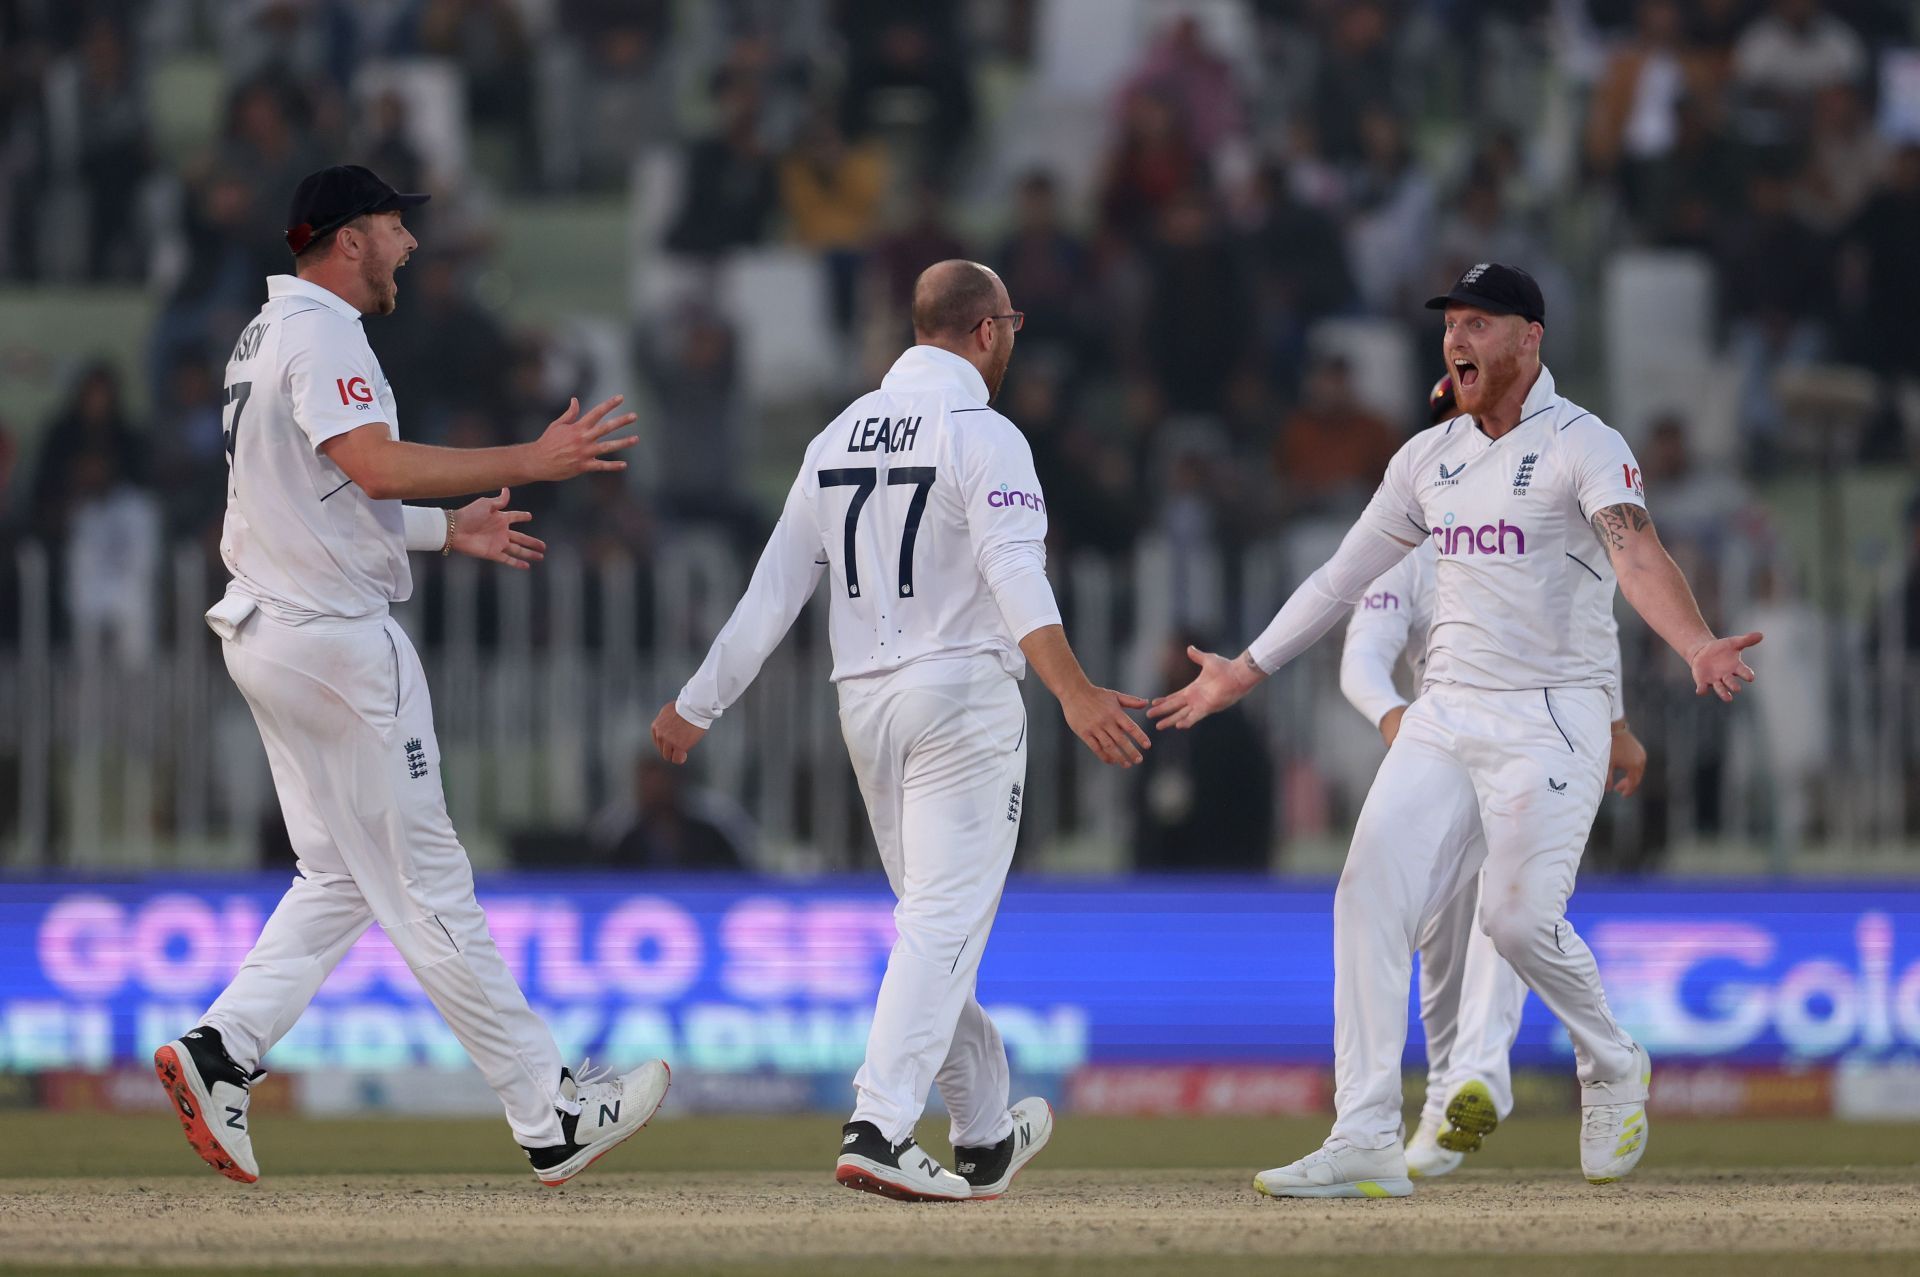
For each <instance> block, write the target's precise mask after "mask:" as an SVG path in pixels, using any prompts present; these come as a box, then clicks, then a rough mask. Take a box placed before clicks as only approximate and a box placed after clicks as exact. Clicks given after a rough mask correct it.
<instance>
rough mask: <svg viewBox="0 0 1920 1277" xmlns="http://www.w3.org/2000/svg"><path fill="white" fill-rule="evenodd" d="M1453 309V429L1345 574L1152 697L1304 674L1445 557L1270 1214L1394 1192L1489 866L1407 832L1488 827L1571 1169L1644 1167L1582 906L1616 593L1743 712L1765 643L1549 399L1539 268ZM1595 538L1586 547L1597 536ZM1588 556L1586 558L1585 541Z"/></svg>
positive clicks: (1461, 290)
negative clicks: (1701, 586) (1410, 1052)
mask: <svg viewBox="0 0 1920 1277" xmlns="http://www.w3.org/2000/svg"><path fill="white" fill-rule="evenodd" d="M1427 305H1428V306H1429V308H1432V309H1436V310H1443V311H1444V312H1445V323H1444V326H1443V329H1442V333H1443V335H1442V353H1443V355H1444V356H1445V359H1446V362H1447V365H1448V367H1449V369H1450V370H1451V372H1452V375H1453V379H1454V387H1455V393H1456V394H1457V395H1458V397H1459V402H1460V408H1461V411H1462V413H1463V415H1462V416H1460V417H1456V418H1455V419H1454V420H1452V421H1450V422H1447V423H1446V424H1444V425H1439V426H1434V427H1431V428H1430V429H1427V430H1425V431H1422V432H1421V433H1420V434H1417V435H1415V436H1414V437H1413V438H1412V439H1411V440H1409V441H1408V442H1407V443H1406V445H1405V446H1403V447H1402V448H1401V449H1400V451H1399V452H1398V453H1396V454H1395V455H1394V458H1393V460H1392V462H1390V463H1389V464H1388V466H1387V472H1386V476H1385V478H1384V479H1383V481H1382V482H1381V484H1380V487H1379V490H1378V491H1377V492H1375V494H1374V496H1373V500H1372V501H1371V502H1370V503H1369V505H1368V507H1367V509H1366V511H1365V512H1364V513H1363V514H1362V515H1361V517H1360V519H1359V521H1358V522H1357V523H1356V524H1355V525H1354V527H1353V528H1352V530H1350V531H1349V532H1348V534H1347V536H1346V539H1345V540H1344V541H1342V542H1341V545H1340V548H1339V549H1338V550H1337V551H1336V552H1335V553H1334V555H1333V557H1332V558H1331V559H1329V560H1328V561H1327V562H1326V563H1325V564H1324V565H1322V566H1321V567H1320V568H1319V569H1318V570H1317V571H1316V572H1315V573H1314V574H1313V575H1312V576H1311V577H1309V578H1308V579H1307V581H1306V582H1305V583H1304V584H1303V585H1301V587H1300V588H1299V589H1297V590H1295V591H1294V593H1293V596H1292V597H1291V598H1289V599H1288V600H1287V602H1286V604H1285V605H1284V606H1283V607H1282V608H1281V609H1280V612H1279V614H1278V615H1277V616H1275V617H1274V619H1273V622H1272V623H1271V624H1270V625H1269V626H1268V627H1267V629H1266V630H1265V631H1264V632H1263V633H1262V634H1261V635H1260V637H1259V638H1257V639H1255V640H1254V642H1253V644H1252V645H1251V646H1250V647H1249V648H1248V649H1247V651H1246V652H1244V653H1242V654H1241V655H1240V656H1239V657H1238V658H1237V659H1233V660H1228V659H1226V658H1224V657H1221V656H1218V655H1215V654H1213V653H1210V652H1200V651H1195V652H1193V653H1192V656H1193V659H1194V661H1195V662H1196V663H1197V664H1199V665H1200V667H1201V668H1200V674H1199V676H1198V677H1197V678H1195V679H1194V681H1193V682H1192V683H1189V684H1188V685H1187V686H1186V687H1184V688H1182V689H1181V690H1180V691H1178V692H1175V693H1173V694H1172V695H1170V696H1166V697H1163V698H1161V699H1160V700H1158V701H1157V702H1156V703H1155V704H1154V706H1153V708H1152V709H1151V710H1150V711H1148V712H1149V715H1150V716H1151V717H1153V718H1154V719H1155V720H1157V722H1158V725H1159V727H1161V728H1163V729H1164V728H1167V727H1190V726H1192V725H1193V724H1194V723H1197V722H1199V721H1200V720H1201V719H1203V718H1205V717H1206V716H1207V715H1208V714H1211V713H1213V712H1214V711H1216V710H1218V709H1220V708H1222V707H1224V706H1227V705H1231V704H1233V703H1234V702H1235V701H1238V700H1239V699H1240V698H1241V697H1243V696H1245V695H1246V694H1247V693H1248V692H1250V691H1252V690H1253V689H1254V688H1255V687H1257V686H1258V685H1259V684H1260V683H1261V682H1262V681H1263V680H1264V679H1266V678H1267V676H1268V675H1270V674H1272V673H1273V672H1274V671H1275V670H1277V669H1279V668H1280V667H1281V666H1282V665H1284V664H1286V663H1287V662H1288V661H1289V660H1291V659H1293V658H1294V657H1295V656H1298V655H1299V654H1300V653H1301V652H1302V651H1304V650H1305V649H1306V648H1307V647H1308V646H1309V645H1310V644H1312V643H1313V641H1314V640H1315V639H1317V638H1319V637H1320V636H1321V635H1322V634H1324V633H1326V631H1327V629H1328V628H1329V627H1331V626H1332V624H1333V623H1334V622H1335V621H1336V620H1338V619H1339V618H1340V617H1341V616H1343V615H1344V614H1345V613H1346V612H1347V610H1348V609H1349V608H1351V607H1352V606H1353V604H1354V603H1355V602H1356V601H1357V600H1358V599H1359V598H1360V596H1361V595H1362V594H1363V593H1364V592H1365V591H1366V588H1367V586H1368V585H1369V584H1371V583H1372V582H1373V581H1374V580H1375V579H1376V578H1378V577H1379V576H1380V574H1381V573H1382V572H1384V571H1386V570H1387V569H1388V568H1390V567H1392V566H1394V565H1395V564H1396V563H1398V562H1399V561H1400V560H1401V559H1402V558H1403V557H1404V556H1405V555H1406V554H1407V552H1408V551H1409V550H1411V549H1413V548H1414V547H1415V546H1416V545H1417V544H1419V543H1420V542H1421V541H1424V540H1427V539H1429V538H1431V541H1432V544H1433V552H1434V554H1435V555H1436V556H1437V558H1438V561H1439V562H1438V567H1437V569H1436V573H1435V584H1434V604H1433V622H1432V627H1431V629H1430V631H1429V635H1428V640H1427V668H1426V678H1425V686H1426V690H1425V692H1424V694H1423V695H1421V697H1420V698H1419V699H1418V700H1416V701H1415V702H1414V703H1413V704H1412V705H1411V706H1409V707H1408V709H1407V711H1406V714H1405V716H1404V717H1402V719H1401V720H1400V729H1399V732H1398V734H1397V735H1396V736H1395V737H1394V741H1393V747H1392V748H1391V749H1389V750H1388V751H1387V757H1386V761H1385V762H1383V763H1382V764H1381V765H1380V771H1379V773H1378V774H1377V775H1376V776H1375V777H1374V783H1373V787H1372V789H1371V790H1370V791H1369V793H1368V795H1367V801H1366V803H1365V805H1364V807H1363V808H1362V810H1361V813H1360V820H1359V823H1358V825H1357V826H1356V828H1355V829H1354V835H1353V846H1352V849H1351V850H1350V851H1349V853H1348V856H1347V866H1346V871H1345V872H1344V873H1343V874H1342V875H1341V878H1340V886H1339V888H1338V890H1337V891H1336V893H1335V896H1334V1051H1335V1093H1334V1104H1335V1108H1336V1110H1337V1112H1336V1117H1335V1120H1334V1126H1333V1133H1332V1135H1331V1137H1330V1138H1329V1139H1328V1140H1327V1141H1326V1143H1325V1144H1324V1145H1323V1146H1322V1147H1321V1148H1319V1149H1318V1150H1316V1151H1314V1152H1313V1153H1310V1154H1308V1155H1307V1156H1306V1157H1304V1158H1302V1159H1300V1160H1299V1161H1297V1162H1294V1163H1292V1164H1291V1165H1287V1166H1281V1167H1275V1168H1274V1169H1272V1170H1268V1171H1263V1172H1261V1173H1260V1174H1259V1175H1257V1176H1256V1177H1255V1178H1254V1185H1255V1187H1256V1188H1257V1189H1259V1191H1261V1192H1263V1193H1266V1194H1268V1195H1269V1196H1279V1197H1404V1196H1406V1195H1407V1194H1409V1193H1411V1192H1412V1191H1413V1183H1412V1181H1411V1179H1409V1178H1408V1175H1407V1160H1406V1153H1405V1150H1404V1148H1403V1146H1402V1144H1401V1139H1400V1104H1401V1096H1400V1058H1401V1053H1402V1051H1403V1050H1404V1049H1405V1046H1406V1033H1407V1017H1406V1005H1407V994H1408V989H1409V985H1410V982H1411V979H1412V954H1413V950H1414V949H1415V948H1416V947H1417V946H1418V944H1419V940H1420V937H1421V935H1422V934H1423V933H1424V932H1425V931H1426V929H1427V928H1428V927H1429V926H1430V925H1431V924H1432V922H1433V919H1434V916H1435V915H1436V914H1437V913H1438V912H1439V910H1440V909H1441V908H1442V907H1443V906H1444V905H1445V904H1446V903H1447V902H1448V901H1449V900H1451V899H1452V898H1453V896H1454V895H1455V893H1457V892H1459V891H1461V890H1463V889H1464V888H1465V886H1466V885H1467V884H1468V883H1469V882H1470V881H1472V879H1473V877H1474V875H1475V874H1476V873H1479V872H1481V869H1482V852H1481V849H1480V844H1478V843H1475V842H1474V841H1473V840H1471V839H1469V838H1465V837H1447V838H1441V839H1419V840H1410V839H1409V838H1408V836H1407V831H1409V830H1413V829H1418V828H1421V827H1423V826H1429V825H1436V824H1451V825H1454V826H1456V827H1458V828H1460V829H1462V830H1464V829H1465V828H1466V827H1467V825H1468V823H1469V822H1470V821H1471V819H1472V817H1473V815H1474V814H1475V813H1476V812H1477V813H1478V816H1479V821H1480V830H1481V835H1482V838H1483V839H1484V844H1485V849H1484V875H1483V877H1482V880H1481V888H1480V890H1481V905H1480V920H1481V922H1482V924H1483V925H1484V926H1485V928H1486V930H1487V934H1488V936H1489V937H1490V938H1491V939H1492V941H1493V945H1494V948H1495V949H1496V950H1498V952H1499V954H1500V956H1501V957H1503V958H1505V959H1506V960H1507V961H1508V962H1509V963H1511V964H1512V965H1513V968H1514V970H1516V971H1518V972H1519V973H1520V978H1521V979H1522V980H1524V981H1525V982H1526V983H1527V985H1528V986H1529V987H1530V988H1532V990H1533V991H1534V992H1535V993H1537V994H1539V995H1540V999H1541V1001H1543V1002H1545V1003H1546V1004H1547V1007H1548V1008H1549V1009H1550V1010H1551V1011H1552V1012H1553V1013H1554V1014H1555V1015H1556V1016H1558V1017H1559V1018H1560V1021H1561V1023H1563V1024H1564V1025H1566V1027H1567V1031H1568V1033H1569V1035H1570V1036H1571V1037H1572V1039H1573V1047H1574V1055H1575V1058H1576V1060H1577V1062H1578V1068H1579V1076H1580V1084H1581V1108H1582V1116H1581V1128H1580V1164H1581V1168H1582V1170H1583V1171H1584V1173H1585V1174H1586V1177H1587V1178H1588V1179H1589V1180H1591V1181H1593V1182H1595V1183H1609V1182H1611V1181H1613V1180H1616V1179H1619V1178H1620V1177H1621V1176H1623V1175H1625V1174H1627V1173H1628V1172H1629V1171H1631V1170H1632V1169H1633V1167H1634V1166H1635V1165H1636V1164H1637V1163H1638V1162H1639V1160H1640V1156H1641V1154H1642V1153H1643V1152H1644V1151H1645V1149H1646V1141H1647V1116H1646V1099H1647V1092H1648V1086H1649V1083H1650V1081H1651V1079H1652V1065H1651V1063H1650V1062H1649V1060H1648V1058H1647V1053H1646V1051H1645V1050H1644V1049H1642V1048H1641V1047H1640V1046H1639V1045H1638V1044H1637V1043H1635V1042H1634V1041H1633V1039H1632V1038H1630V1037H1629V1036H1628V1035H1627V1033H1626V1031H1625V1030H1623V1029H1622V1028H1621V1027H1620V1025H1619V1024H1618V1022H1616V1021H1615V1019H1614V1017H1613V1012H1612V1011H1611V1010H1610V1009H1609V1008H1608V1006H1607V999H1606V995H1605V993H1604V992H1603V991H1602V989H1601V986H1600V973H1599V969H1598V968H1597V967H1596V966H1595V964H1594V960H1593V953H1592V951H1591V950H1589V949H1588V948H1587V946H1586V943H1585V942H1584V941H1583V940H1581V939H1580V937H1579V935H1578V934H1576V933H1575V932H1574V930H1573V927H1572V926H1571V925H1569V924H1568V922H1567V919H1566V902H1567V897H1568V895H1569V894H1570V893H1571V892H1572V890H1573V882H1574V873H1575V871H1576V869H1577V868H1578V866H1579V863H1580V854H1581V851H1582V850H1583V848H1584V847H1585V845H1586V840H1587V831H1588V829H1589V827H1590V826H1591V824H1592V822H1593V814H1594V811H1595V809H1596V808H1597V807H1598V805H1599V802H1600V795H1601V791H1602V790H1603V788H1604V786H1605V781H1606V763H1607V755H1608V749H1607V741H1608V736H1609V732H1608V719H1609V710H1608V704H1607V701H1608V696H1607V690H1606V689H1607V684H1608V681H1609V680H1610V679H1611V677H1612V674H1611V671H1610V668H1609V665H1608V662H1607V661H1606V659H1605V658H1604V656H1603V655H1602V653H1601V651H1600V650H1599V647H1598V644H1597V641H1596V638H1595V636H1596V634H1600V633H1603V632H1604V626H1605V624H1606V617H1607V616H1608V614H1609V613H1610V611H1611V606H1612V600H1613V590H1614V583H1615V581H1616V579H1617V580H1618V582H1619V585H1620V588H1621V590H1622V591H1623V592H1624V593H1625V594H1626V596H1627V601H1628V602H1629V603H1630V604H1632V605H1633V607H1634V609H1635V610H1636V611H1638V612H1639V613H1640V615H1641V616H1642V617H1643V618H1645V620H1646V622H1647V624H1648V625H1650V626H1652V627H1653V630H1654V631H1655V632H1656V633H1657V634H1659V635H1660V636H1661V637H1662V638H1663V639H1665V640H1666V641H1667V642H1668V643H1669V644H1671V645H1672V647H1673V648H1674V650H1675V651H1676V652H1678V653H1679V654H1680V655H1681V657H1682V658H1683V659H1685V660H1686V662H1687V664H1688V666H1689V667H1690V669H1691V671H1692V673H1693V678H1694V684H1695V690H1696V691H1697V692H1699V693H1702V694H1704V693H1706V692H1708V691H1712V692H1714V693H1715V694H1717V695H1718V696H1720V698H1721V699H1722V700H1732V699H1733V696H1734V693H1735V692H1736V690H1737V689H1738V688H1739V686H1740V684H1741V683H1742V682H1752V681H1753V671H1752V670H1751V669H1750V668H1748V666H1747V664H1746V662H1745V661H1744V660H1743V659H1742V658H1741V652H1742V651H1743V650H1744V649H1746V648H1748V647H1751V646H1753V645H1754V644H1756V643H1758V642H1759V641H1760V635H1758V634H1746V635H1740V636H1736V637H1729V638H1717V637H1715V636H1714V634H1713V632H1712V631H1711V630H1710V629H1708V627H1707V624H1706V622H1705V620H1703V619H1702V618H1701V616H1700V609H1699V606H1698V605H1697V604H1696V603H1695V602H1694V598H1693V592H1692V591H1691V590H1690V589H1689V588H1688V587H1687V582H1686V579H1685V577H1683V576H1682V575H1681V573H1680V569H1679V568H1678V567H1677V566H1675V564H1674V562H1673V560H1672V559H1671V558H1670V557H1669V556H1668V555H1667V553H1666V551H1665V550H1664V549H1663V548H1662V547H1661V544H1660V539H1659V536H1658V535H1657V534H1656V533H1655V531H1654V528H1653V522H1652V520H1651V518H1649V516H1648V514H1647V510H1646V503H1645V498H1644V496H1643V484H1642V480H1641V475H1640V470H1639V467H1638V466H1637V465H1635V464H1634V460H1633V454H1632V452H1631V451H1630V450H1629V449H1628V448H1627V445H1626V441H1625V440H1623V439H1621V437H1620V436H1619V435H1618V434H1617V433H1616V432H1614V431H1613V430H1612V429H1610V428H1608V427H1607V426H1606V425H1604V424H1602V423H1601V421H1600V420H1599V419H1598V418H1597V417H1595V416H1594V415H1593V414H1592V413H1591V412H1589V411H1587V410H1586V409H1584V408H1581V407H1580V406H1579V405H1578V404H1574V403H1571V402H1569V401H1568V400H1567V399H1565V398H1563V397H1562V396H1561V395H1559V394H1558V393H1557V392H1556V391H1555V389H1554V382H1553V374H1552V373H1551V372H1549V371H1548V370H1547V369H1546V367H1545V366H1544V365H1542V363H1541V362H1540V344H1541V340H1542V338H1543V337H1544V335H1545V332H1546V328H1545V324H1546V306H1545V303H1544V302H1543V301H1542V299H1541V296H1540V289H1539V286H1538V285H1537V284H1535V283H1534V281H1533V279H1532V277H1531V276H1529V275H1528V274H1526V272H1524V271H1521V270H1517V269H1515V268H1513V267H1510V266H1504V265H1500V264H1498V263H1484V262H1483V263H1481V264H1479V265H1477V266H1474V267H1472V268H1471V269H1469V270H1468V271H1466V272H1465V273H1464V274H1463V275H1461V277H1460V278H1459V280H1458V281H1456V283H1455V284H1454V286H1453V288H1452V289H1451V290H1450V291H1449V292H1447V293H1446V294H1445V295H1444V296H1441V297H1436V298H1433V299H1432V300H1431V301H1429V302H1428V303H1427ZM1587 529H1591V532H1590V533H1589V532H1588V531H1587ZM1596 541H1597V542H1598V545H1597V546H1596V544H1595V542H1596Z"/></svg>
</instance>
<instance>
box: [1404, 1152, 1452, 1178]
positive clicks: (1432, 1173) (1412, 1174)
mask: <svg viewBox="0 0 1920 1277" xmlns="http://www.w3.org/2000/svg"><path fill="white" fill-rule="evenodd" d="M1460 1162H1461V1157H1460V1154H1458V1153H1455V1154H1454V1155H1453V1160H1452V1161H1450V1162H1448V1163H1447V1164H1446V1165H1445V1166H1436V1167H1434V1168H1433V1169H1432V1170H1427V1169H1425V1168H1423V1167H1419V1166H1415V1165H1414V1164H1413V1163H1412V1162H1411V1161H1409V1162H1408V1163H1407V1178H1408V1179H1440V1178H1442V1177H1444V1176H1447V1175H1451V1174H1453V1173H1454V1172H1455V1171H1457V1170H1459V1169H1460Z"/></svg>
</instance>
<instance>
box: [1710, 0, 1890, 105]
mask: <svg viewBox="0 0 1920 1277" xmlns="http://www.w3.org/2000/svg"><path fill="white" fill-rule="evenodd" d="M1866 69H1867V49H1866V45H1864V44H1863V43H1862V42H1861V40H1860V37H1859V35H1857V34H1856V33H1855V32H1854V30H1853V28H1852V27H1850V26H1848V25H1847V24H1846V23H1844V22H1842V21H1841V20H1840V19H1838V18H1836V17H1834V16H1833V15H1832V14H1831V13H1828V12H1826V10H1825V7H1824V6H1823V5H1822V3H1821V0H1773V5H1772V7H1771V9H1770V11H1769V12H1768V13H1767V14H1766V16H1764V17H1762V18H1760V19H1758V20H1757V21H1755V22H1754V23H1753V25H1752V26H1750V27H1748V28H1747V29H1746V31H1745V32H1744V33H1743V34H1742V35H1741V37H1740V40H1739V42H1738V43H1737V44H1735V45H1734V48H1733V77H1734V82H1735V84H1736V85H1737V86H1738V87H1739V88H1740V89H1741V90H1743V91H1744V92H1746V93H1748V94H1750V95H1752V96H1754V97H1755V98H1757V99H1758V100H1760V101H1762V102H1765V103H1768V104H1771V105H1774V106H1778V107H1783V108H1789V109H1791V108H1793V107H1797V106H1799V105H1802V104H1804V103H1806V102H1807V101H1809V100H1810V99H1811V98H1812V97H1813V95H1814V94H1816V93H1818V92H1819V91H1820V90H1821V89H1825V88H1830V87H1832V86H1834V85H1843V84H1855V85H1857V84H1859V83H1860V81H1861V78H1862V77H1863V76H1864V75H1865V74H1866Z"/></svg>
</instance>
